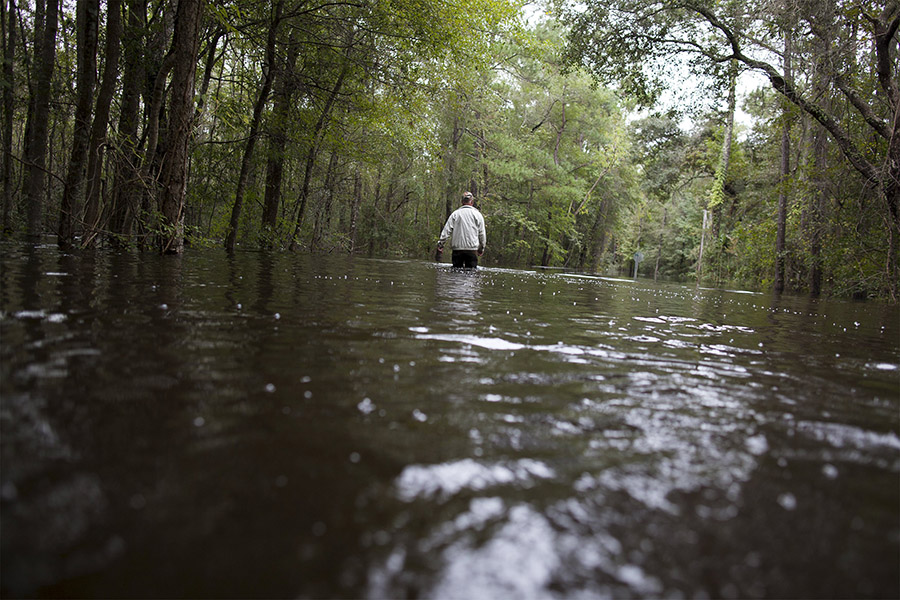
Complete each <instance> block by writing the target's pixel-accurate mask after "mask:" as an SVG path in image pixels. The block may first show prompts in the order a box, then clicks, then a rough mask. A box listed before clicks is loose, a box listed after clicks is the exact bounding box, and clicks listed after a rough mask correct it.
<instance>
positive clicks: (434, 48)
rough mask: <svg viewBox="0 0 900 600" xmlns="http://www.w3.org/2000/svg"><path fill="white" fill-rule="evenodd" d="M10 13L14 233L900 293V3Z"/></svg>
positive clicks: (119, 2) (10, 209) (186, 4)
mask: <svg viewBox="0 0 900 600" xmlns="http://www.w3.org/2000/svg"><path fill="white" fill-rule="evenodd" d="M0 6H2V19H0V20H2V24H3V27H2V34H3V39H2V46H3V58H4V61H3V76H2V82H3V89H2V91H3V98H2V109H3V111H2V144H3V164H2V194H3V196H2V227H3V230H4V231H5V232H13V233H17V232H24V233H27V234H29V235H33V236H40V235H45V234H48V233H49V234H54V235H56V238H57V239H58V242H59V244H60V246H61V247H62V248H64V249H66V250H67V251H69V250H71V251H75V250H78V249H82V248H88V247H92V246H98V245H103V246H117V247H137V248H142V249H151V248H152V249H155V250H156V251H160V252H166V253H180V252H182V251H183V249H184V246H185V245H186V244H189V245H221V246H223V247H224V248H226V249H228V250H233V249H235V248H238V247H243V248H266V249H290V250H297V249H302V250H305V251H314V252H349V253H364V254H368V255H378V256H385V255H397V256H418V257H422V258H425V257H428V256H430V255H431V250H432V249H433V245H434V243H435V242H436V238H437V234H438V232H439V230H440V227H441V225H442V223H443V220H444V219H445V218H446V216H447V215H448V214H449V212H450V211H451V210H453V209H454V208H455V207H456V206H457V204H458V202H459V198H460V196H461V194H462V192H464V191H471V192H472V193H474V194H475V196H476V198H477V204H478V206H479V208H480V209H481V210H482V211H483V212H484V214H485V217H486V220H487V228H488V249H487V254H486V256H485V259H486V260H487V261H488V263H489V264H490V263H498V264H506V265H530V264H540V265H545V266H564V267H568V268H573V269H576V268H578V269H585V270H590V271H602V272H625V273H629V274H630V273H631V271H632V269H633V268H634V256H635V254H636V253H638V252H640V253H641V256H642V257H643V261H642V262H640V264H639V265H638V267H639V274H640V275H641V276H646V277H654V278H665V279H677V280H695V279H700V280H701V281H702V282H704V283H705V284H720V285H726V284H727V285H739V286H744V287H749V288H757V289H775V290H776V291H782V290H787V291H796V292H808V293H812V294H820V293H828V294H834V295H857V296H868V297H883V298H891V299H894V300H896V299H897V297H898V281H900V271H898V265H900V260H898V254H900V135H898V129H900V90H898V83H897V73H898V71H900V62H898V61H900V59H898V54H900V51H898V35H897V29H898V24H900V1H898V0H889V1H888V3H887V5H884V3H883V2H877V1H874V0H863V1H862V2H855V3H852V4H849V3H843V2H837V3H828V2H826V3H800V2H794V1H793V0H779V1H778V2H776V3H775V4H773V3H772V2H761V1H759V2H758V1H756V0H752V1H751V2H746V1H745V2H732V1H731V0H728V1H726V2H717V3H709V2H706V1H705V0H687V1H679V2H677V3H676V2H669V1H668V0H664V1H662V2H660V1H651V0H588V1H587V2H579V3H577V6H576V5H566V4H564V3H561V2H560V3H552V4H548V5H547V6H545V7H544V8H543V10H542V11H537V10H536V9H535V5H527V6H526V5H524V4H523V5H519V4H517V3H516V2H509V1H508V0H458V1H455V2H453V3H449V2H447V1H446V0H377V1H376V0H361V1H357V0H347V1H343V0H339V1H336V2H332V1H328V2H318V1H313V2H310V1H309V0H269V1H249V2H245V1H244V2H230V1H224V2H223V1H211V0H208V1H203V0H156V1H154V0H107V1H105V2H100V0H85V1H81V0H79V1H77V2H73V3H62V2H60V1H59V0H38V1H36V2H33V3H30V2H16V1H15V0H7V1H4V2H2V4H0ZM750 71H752V72H754V73H757V74H760V75H762V78H761V79H757V81H760V82H763V83H762V84H761V85H762V87H760V88H759V89H757V90H755V91H752V92H750V93H744V94H741V93H739V90H740V89H742V88H741V86H740V83H739V82H741V81H748V80H747V79H746V75H745V73H747V72H750ZM665 90H669V91H670V92H673V93H674V95H675V97H676V98H677V102H672V101H671V100H670V101H669V103H668V106H672V107H678V108H680V109H682V112H679V113H676V112H675V111H674V109H673V110H668V111H664V110H662V109H660V108H659V106H661V105H660V103H659V102H658V99H659V97H660V95H661V94H662V92H663V91H665ZM670 97H671V94H670ZM688 109H689V110H688ZM738 109H742V110H743V114H746V115H749V116H750V117H751V118H750V119H749V120H738V121H737V122H736V119H735V116H736V114H738ZM687 117H690V118H687ZM742 123H744V124H742ZM704 224H705V228H704Z"/></svg>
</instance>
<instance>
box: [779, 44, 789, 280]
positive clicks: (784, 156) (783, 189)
mask: <svg viewBox="0 0 900 600" xmlns="http://www.w3.org/2000/svg"><path fill="white" fill-rule="evenodd" d="M791 35H792V32H791V31H790V30H788V31H786V32H785V34H784V78H785V80H786V81H788V82H789V83H790V82H791ZM790 175H791V121H790V114H789V109H788V104H787V102H783V108H782V115H781V179H780V185H779V191H778V231H777V233H776V236H775V293H776V294H780V293H781V292H783V291H784V279H785V275H784V269H785V239H784V238H785V229H786V227H787V202H788V195H787V192H788V190H787V188H788V179H789V178H790Z"/></svg>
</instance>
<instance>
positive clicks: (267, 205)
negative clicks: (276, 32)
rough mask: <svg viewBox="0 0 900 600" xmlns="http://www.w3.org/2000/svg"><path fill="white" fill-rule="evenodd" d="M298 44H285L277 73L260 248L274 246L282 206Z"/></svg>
mask: <svg viewBox="0 0 900 600" xmlns="http://www.w3.org/2000/svg"><path fill="white" fill-rule="evenodd" d="M299 48H300V46H299V44H297V43H296V42H295V40H294V39H293V36H292V37H291V40H290V41H289V42H288V55H287V61H286V62H285V63H284V66H283V67H282V68H281V69H279V70H278V71H277V73H276V79H275V84H274V85H275V93H274V96H275V100H274V107H273V110H272V113H273V114H272V121H273V122H272V126H271V131H270V134H269V152H268V157H267V160H266V194H265V199H264V201H263V222H262V235H261V238H262V245H263V246H264V247H267V248H272V247H274V245H275V238H276V235H277V231H276V229H277V225H278V208H279V206H280V204H281V185H282V181H283V179H284V155H285V149H286V148H287V138H288V135H287V124H288V122H289V120H290V110H291V104H292V102H293V98H294V92H295V91H296V87H297V86H296V84H295V82H294V69H295V67H296V62H297V55H298V54H299Z"/></svg>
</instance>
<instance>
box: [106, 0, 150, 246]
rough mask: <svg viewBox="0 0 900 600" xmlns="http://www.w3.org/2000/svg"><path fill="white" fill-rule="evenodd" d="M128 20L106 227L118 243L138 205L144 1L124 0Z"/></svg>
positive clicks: (144, 36) (127, 228) (122, 237)
mask: <svg viewBox="0 0 900 600" xmlns="http://www.w3.org/2000/svg"><path fill="white" fill-rule="evenodd" d="M127 7H128V22H127V25H126V31H125V33H124V39H125V48H124V54H125V69H124V73H123V74H122V96H121V101H120V102H121V103H120V109H119V125H118V129H117V133H116V148H115V150H116V155H115V156H116V159H115V167H114V172H115V179H114V184H113V189H112V207H111V214H110V229H111V231H112V233H113V234H118V235H119V236H121V237H119V238H115V237H114V238H113V239H114V240H118V242H119V243H122V242H124V237H127V236H130V235H131V232H132V225H133V222H134V218H135V216H136V215H137V214H138V210H139V208H140V187H139V186H140V169H139V168H138V163H139V160H140V154H139V152H138V144H139V142H138V123H139V119H140V115H139V111H140V101H141V81H142V80H143V78H144V76H145V70H144V66H143V62H142V60H141V48H142V46H143V41H144V40H145V39H146V34H145V31H144V19H145V18H146V14H147V5H146V0H128V2H127Z"/></svg>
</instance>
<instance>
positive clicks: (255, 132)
mask: <svg viewBox="0 0 900 600" xmlns="http://www.w3.org/2000/svg"><path fill="white" fill-rule="evenodd" d="M283 7H284V1H283V0H279V1H278V2H277V3H276V4H275V7H274V8H273V14H272V24H271V25H270V26H269V36H268V39H267V41H266V64H265V65H264V66H263V83H262V87H261V88H260V90H259V97H257V99H256V104H255V105H254V107H253V119H252V121H251V122H250V135H249V137H248V138H247V145H246V146H245V147H244V158H243V160H242V161H241V172H240V174H239V175H238V183H237V189H236V190H235V192H234V205H233V206H232V208H231V222H230V224H229V226H228V235H227V236H226V237H225V249H226V250H229V251H230V250H234V245H235V242H236V241H237V231H238V226H239V224H240V219H241V210H242V209H243V204H244V191H245V189H246V187H247V180H248V178H249V176H250V167H251V165H252V161H253V152H254V150H255V149H256V139H257V137H258V136H259V124H260V123H261V122H262V112H263V109H264V108H265V106H266V103H267V102H268V101H269V92H270V91H271V89H272V78H273V77H274V75H275V41H276V40H277V35H278V25H279V23H280V22H281V11H282V8H283Z"/></svg>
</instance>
